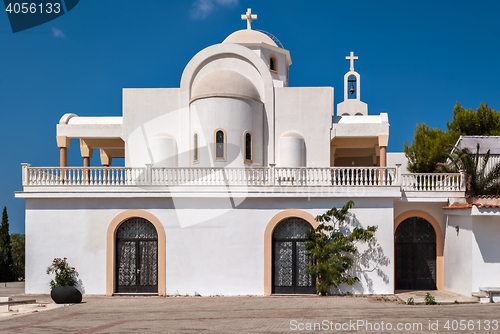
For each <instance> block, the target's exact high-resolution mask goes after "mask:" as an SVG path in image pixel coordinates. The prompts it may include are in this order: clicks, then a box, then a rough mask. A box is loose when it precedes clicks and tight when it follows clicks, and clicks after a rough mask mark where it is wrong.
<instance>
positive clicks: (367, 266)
mask: <svg viewBox="0 0 500 334" xmlns="http://www.w3.org/2000/svg"><path fill="white" fill-rule="evenodd" d="M356 227H363V226H362V225H361V224H360V222H359V220H358V219H357V218H356V215H355V214H353V213H349V214H348V215H347V218H346V220H345V224H344V225H343V226H341V228H340V232H342V234H344V235H348V234H350V233H352V231H353V230H354V228H356ZM356 246H357V248H358V252H357V253H356V254H354V263H353V264H352V267H351V269H350V270H349V272H348V273H349V274H350V275H351V276H353V277H357V278H359V279H360V281H361V282H358V283H355V284H353V285H352V286H349V285H347V284H342V285H341V286H340V287H339V288H338V289H335V288H332V289H331V293H332V294H345V293H349V292H351V291H356V292H357V293H374V292H375V289H374V286H373V279H372V278H371V277H372V275H371V273H376V275H377V276H379V277H381V278H382V280H383V281H384V283H386V284H389V282H390V280H389V276H387V274H386V273H385V272H384V270H383V267H387V266H389V264H390V263H391V261H390V259H389V257H387V256H386V255H385V254H384V250H383V249H382V246H380V244H378V242H377V232H375V236H374V237H373V238H372V239H371V240H369V241H368V242H362V243H358V244H357V245H356ZM363 281H365V282H366V285H365V286H364V285H363V284H362V282H363Z"/></svg>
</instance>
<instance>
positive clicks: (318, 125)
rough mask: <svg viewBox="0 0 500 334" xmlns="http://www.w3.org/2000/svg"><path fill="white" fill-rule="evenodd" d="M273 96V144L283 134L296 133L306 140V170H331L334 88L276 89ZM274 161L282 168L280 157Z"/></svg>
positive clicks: (277, 148)
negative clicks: (274, 137)
mask: <svg viewBox="0 0 500 334" xmlns="http://www.w3.org/2000/svg"><path fill="white" fill-rule="evenodd" d="M275 96H276V97H275V99H276V101H275V104H276V109H275V114H276V125H275V128H276V144H277V145H279V141H278V139H279V138H280V137H281V136H282V135H283V134H285V133H286V132H289V131H293V132H296V133H298V134H299V135H301V136H302V137H303V138H304V140H305V144H306V155H307V167H330V129H331V125H332V115H333V88H331V87H284V88H275ZM279 150H280V148H279V147H276V152H279ZM276 159H277V162H276V163H277V166H281V163H280V161H279V159H280V158H279V154H276Z"/></svg>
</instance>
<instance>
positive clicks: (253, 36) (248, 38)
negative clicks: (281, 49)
mask: <svg viewBox="0 0 500 334" xmlns="http://www.w3.org/2000/svg"><path fill="white" fill-rule="evenodd" d="M222 43H235V44H244V43H265V44H269V45H272V46H275V47H278V45H276V43H274V41H273V40H272V39H271V38H270V37H269V36H267V35H266V34H263V33H261V32H260V31H256V30H251V29H244V30H238V31H235V32H233V33H232V34H231V35H229V36H228V37H227V38H226V39H225V40H224V41H223V42H222Z"/></svg>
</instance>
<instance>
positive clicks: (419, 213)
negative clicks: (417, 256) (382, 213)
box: [394, 210, 444, 290]
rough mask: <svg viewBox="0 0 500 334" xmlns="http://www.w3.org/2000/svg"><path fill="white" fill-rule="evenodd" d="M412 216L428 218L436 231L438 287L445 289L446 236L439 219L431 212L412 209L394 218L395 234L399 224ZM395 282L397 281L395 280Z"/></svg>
mask: <svg viewBox="0 0 500 334" xmlns="http://www.w3.org/2000/svg"><path fill="white" fill-rule="evenodd" d="M411 217H419V218H423V219H425V220H427V221H428V222H429V223H430V224H431V225H432V227H433V228H434V231H435V232H436V287H437V289H438V290H443V271H444V268H443V266H444V263H443V250H444V238H443V231H442V230H441V226H440V225H439V223H438V221H437V220H436V219H435V218H434V217H433V216H432V215H430V214H428V213H427V212H425V211H420V210H410V211H406V212H403V213H402V214H400V215H399V216H397V217H396V219H394V236H395V235H396V229H397V228H398V226H399V224H401V223H402V222H403V221H405V220H406V219H408V218H411ZM394 273H396V268H394ZM394 284H396V281H395V280H394Z"/></svg>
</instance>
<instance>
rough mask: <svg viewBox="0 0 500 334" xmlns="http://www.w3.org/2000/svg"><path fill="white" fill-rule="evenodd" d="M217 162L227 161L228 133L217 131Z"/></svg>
mask: <svg viewBox="0 0 500 334" xmlns="http://www.w3.org/2000/svg"><path fill="white" fill-rule="evenodd" d="M215 161H226V133H225V132H224V130H222V129H217V130H215Z"/></svg>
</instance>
